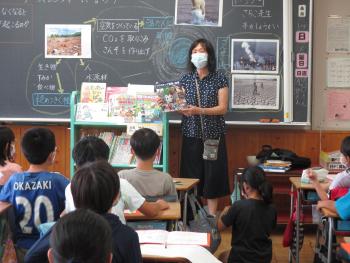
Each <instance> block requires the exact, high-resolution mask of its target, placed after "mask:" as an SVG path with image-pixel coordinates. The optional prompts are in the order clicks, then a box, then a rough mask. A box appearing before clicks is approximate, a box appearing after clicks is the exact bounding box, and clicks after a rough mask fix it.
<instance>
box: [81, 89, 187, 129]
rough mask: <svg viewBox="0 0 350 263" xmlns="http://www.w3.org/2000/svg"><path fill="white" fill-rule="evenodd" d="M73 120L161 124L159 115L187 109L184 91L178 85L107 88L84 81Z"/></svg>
mask: <svg viewBox="0 0 350 263" xmlns="http://www.w3.org/2000/svg"><path fill="white" fill-rule="evenodd" d="M80 93H81V95H80V102H79V103H78V104H77V109H76V121H98V122H108V121H113V122H116V123H131V122H142V123H147V122H152V123H154V122H155V123H157V122H161V113H162V112H169V111H177V110H181V109H184V108H186V107H187V103H186V100H185V91H184V89H183V88H181V87H179V86H178V83H177V82H168V83H163V84H157V85H155V86H153V85H129V86H128V87H106V83H90V82H83V83H82V86H81V92H80Z"/></svg>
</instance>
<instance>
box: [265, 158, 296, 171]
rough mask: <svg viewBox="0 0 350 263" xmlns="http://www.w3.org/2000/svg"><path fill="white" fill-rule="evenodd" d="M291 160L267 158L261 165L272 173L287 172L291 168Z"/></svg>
mask: <svg viewBox="0 0 350 263" xmlns="http://www.w3.org/2000/svg"><path fill="white" fill-rule="evenodd" d="M291 164H292V163H291V162H289V161H281V160H266V161H265V162H264V163H262V164H259V166H260V167H261V168H262V169H263V170H264V171H265V172H270V173H285V172H286V171H288V170H289V169H290V166H291Z"/></svg>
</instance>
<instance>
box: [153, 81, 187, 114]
mask: <svg viewBox="0 0 350 263" xmlns="http://www.w3.org/2000/svg"><path fill="white" fill-rule="evenodd" d="M154 91H155V92H156V93H157V95H158V105H159V106H160V108H161V109H162V111H164V112H171V111H178V110H183V109H186V108H188V106H187V103H186V99H185V89H184V88H183V87H180V86H179V83H178V82H169V83H165V84H157V85H155V87H154Z"/></svg>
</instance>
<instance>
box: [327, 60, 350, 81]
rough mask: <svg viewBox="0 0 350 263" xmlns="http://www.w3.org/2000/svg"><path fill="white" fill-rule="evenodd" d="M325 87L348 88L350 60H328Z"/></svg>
mask: <svg viewBox="0 0 350 263" xmlns="http://www.w3.org/2000/svg"><path fill="white" fill-rule="evenodd" d="M327 87H332V88H350V58H328V60H327Z"/></svg>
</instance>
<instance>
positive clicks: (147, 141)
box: [118, 128, 177, 201]
mask: <svg viewBox="0 0 350 263" xmlns="http://www.w3.org/2000/svg"><path fill="white" fill-rule="evenodd" d="M130 145H131V151H132V153H133V154H135V156H136V168H134V169H128V170H122V171H119V173H118V174H119V177H120V178H123V179H126V180H128V181H129V183H131V184H132V185H133V186H134V187H135V188H136V190H137V191H138V192H139V193H140V194H141V195H142V196H144V197H146V199H147V197H158V196H159V197H173V200H174V201H177V193H176V188H175V184H174V182H173V178H172V177H171V176H170V175H169V174H168V173H164V172H161V171H158V170H156V169H154V168H153V162H154V159H155V158H156V155H157V151H159V145H160V139H159V136H158V135H157V134H156V133H155V132H154V131H153V130H151V129H148V128H143V129H139V130H137V131H135V132H134V134H133V135H132V136H131V138H130Z"/></svg>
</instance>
